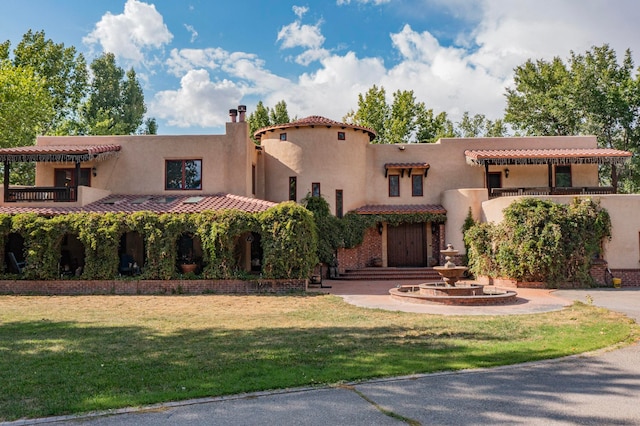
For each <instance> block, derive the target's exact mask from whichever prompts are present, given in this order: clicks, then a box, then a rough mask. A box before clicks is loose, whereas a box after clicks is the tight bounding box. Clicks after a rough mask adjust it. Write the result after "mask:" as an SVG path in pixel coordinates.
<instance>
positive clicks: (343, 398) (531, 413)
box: [13, 282, 640, 426]
mask: <svg viewBox="0 0 640 426" xmlns="http://www.w3.org/2000/svg"><path fill="white" fill-rule="evenodd" d="M325 284H327V285H329V284H331V285H332V288H331V289H323V291H329V292H331V293H334V294H338V295H340V296H341V297H343V298H345V300H347V301H348V302H349V303H354V304H357V305H358V306H367V307H371V308H382V309H393V310H410V311H411V312H416V310H414V309H416V308H417V307H420V308H421V309H424V311H422V310H421V311H418V312H426V313H442V314H451V313H453V312H451V310H453V311H455V313H456V314H459V313H461V312H463V311H464V313H463V314H465V315H480V314H485V313H486V312H482V311H484V308H477V307H476V308H468V307H467V308H464V310H463V311H457V309H451V308H445V309H443V311H446V312H436V311H434V310H433V309H434V307H432V306H425V305H417V306H403V305H408V304H405V303H401V302H393V303H391V302H389V301H388V300H385V297H383V296H385V294H384V291H383V290H384V289H385V288H387V289H388V287H389V283H388V282H386V283H349V284H344V283H343V282H332V283H328V282H325ZM518 293H519V294H520V295H521V298H522V300H520V301H519V303H517V304H515V305H512V306H502V307H499V308H500V309H498V308H495V309H496V310H495V311H493V312H492V313H491V314H498V312H501V313H502V314H524V313H531V312H544V311H548V310H555V309H561V308H562V306H565V305H567V304H570V303H572V301H573V300H581V301H583V302H588V301H589V300H592V303H594V304H596V305H599V306H604V307H607V308H609V309H613V310H617V311H620V312H624V313H626V314H628V315H630V316H631V317H632V318H634V319H635V320H636V321H640V290H626V289H623V290H613V289H611V290H562V291H555V292H550V291H546V290H527V291H523V290H519V291H518ZM437 308H438V309H441V308H443V307H440V306H438V307H437ZM492 309H494V308H492ZM639 401H640V348H639V346H638V345H633V346H628V347H625V348H622V349H618V350H612V351H601V352H598V353H592V354H584V355H580V356H575V357H568V358H563V359H559V360H551V361H543V362H536V363H530V364H521V365H515V366H508V367H499V368H492V369H484V370H470V371H461V372H455V373H441V374H429V375H417V376H411V377H398V378H392V379H386V380H375V381H369V382H365V383H360V384H351V385H345V386H340V387H327V388H319V389H318V388H304V389H293V390H285V391H279V392H265V393H255V394H251V395H238V396H232V397H226V398H211V399H200V400H192V401H182V402H178V403H171V404H163V405H158V406H154V407H148V408H147V409H144V410H121V411H118V412H112V413H111V414H110V415H104V414H102V415H98V416H94V417H83V418H56V419H52V418H50V419H40V420H37V421H34V422H14V423H13V424H32V423H54V424H56V425H78V424H85V423H87V424H91V425H105V426H106V425H108V426H113V425H133V424H135V425H154V426H155V425H309V426H313V425H355V426H357V425H366V426H370V425H399V424H407V423H410V424H422V425H467V424H474V425H497V424H505V425H638V424H640V403H639ZM389 414H391V415H389Z"/></svg>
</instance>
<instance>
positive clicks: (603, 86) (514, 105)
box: [505, 44, 640, 192]
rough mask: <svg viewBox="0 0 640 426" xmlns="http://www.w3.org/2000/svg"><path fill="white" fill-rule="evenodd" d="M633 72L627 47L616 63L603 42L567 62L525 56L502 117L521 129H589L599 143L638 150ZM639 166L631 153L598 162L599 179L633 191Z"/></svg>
mask: <svg viewBox="0 0 640 426" xmlns="http://www.w3.org/2000/svg"><path fill="white" fill-rule="evenodd" d="M634 71H635V69H634V65H633V60H632V58H631V52H630V51H628V50H627V51H626V53H625V56H624V58H623V60H622V62H621V63H619V62H618V58H617V55H616V53H615V51H614V50H613V49H611V48H610V47H609V46H608V45H606V44H605V45H603V46H594V47H592V48H591V49H590V50H588V51H587V52H585V53H584V54H576V53H574V52H571V57H570V59H569V61H568V64H567V65H565V64H564V63H563V62H562V61H561V60H560V59H559V58H555V59H554V60H553V61H552V62H545V61H536V62H533V61H531V60H529V61H527V62H526V63H525V64H524V65H522V66H520V67H517V68H516V69H515V72H516V75H515V88H513V89H508V90H507V114H506V116H505V120H506V121H507V122H509V123H511V124H512V125H513V127H514V128H516V129H518V130H522V131H523V132H524V133H526V134H530V135H578V134H592V135H596V136H597V138H598V144H599V146H601V147H607V148H617V149H623V150H628V151H631V152H633V153H634V154H640V82H639V79H638V74H637V73H634ZM639 171H640V159H638V155H634V156H633V157H632V159H631V161H630V162H629V163H627V164H625V165H624V166H613V167H603V172H605V173H606V174H605V173H603V174H602V175H601V180H602V181H603V182H604V183H607V184H611V185H613V186H617V187H619V188H620V190H621V191H623V192H637V191H638V190H640V173H639ZM607 175H608V176H607ZM618 183H620V185H618Z"/></svg>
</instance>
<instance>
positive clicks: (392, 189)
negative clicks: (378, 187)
mask: <svg viewBox="0 0 640 426" xmlns="http://www.w3.org/2000/svg"><path fill="white" fill-rule="evenodd" d="M399 196H400V175H389V197H399Z"/></svg>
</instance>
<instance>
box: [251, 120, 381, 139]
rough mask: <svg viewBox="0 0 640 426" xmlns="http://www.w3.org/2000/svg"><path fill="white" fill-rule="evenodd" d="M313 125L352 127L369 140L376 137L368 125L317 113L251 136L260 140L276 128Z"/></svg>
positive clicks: (259, 131) (259, 130)
mask: <svg viewBox="0 0 640 426" xmlns="http://www.w3.org/2000/svg"><path fill="white" fill-rule="evenodd" d="M314 126H326V127H339V128H341V129H354V130H362V131H363V132H364V133H367V134H369V140H373V139H374V138H375V137H376V132H375V131H374V130H373V129H370V128H369V127H363V126H357V125H355V124H347V123H341V122H339V121H334V120H330V119H328V118H325V117H321V116H319V115H312V116H309V117H305V118H301V119H299V120H296V121H293V122H291V123H285V124H276V125H275V126H269V127H263V128H261V129H258V130H256V132H255V133H254V134H253V137H254V138H255V139H257V140H260V139H261V138H262V136H263V135H264V134H265V133H267V132H273V131H276V130H284V129H288V128H291V127H314Z"/></svg>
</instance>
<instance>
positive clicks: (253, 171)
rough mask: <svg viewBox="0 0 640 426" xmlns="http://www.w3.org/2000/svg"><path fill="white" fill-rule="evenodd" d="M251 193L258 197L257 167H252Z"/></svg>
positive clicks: (253, 165)
mask: <svg viewBox="0 0 640 426" xmlns="http://www.w3.org/2000/svg"><path fill="white" fill-rule="evenodd" d="M251 193H252V194H253V195H256V165H255V164H252V165H251Z"/></svg>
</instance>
